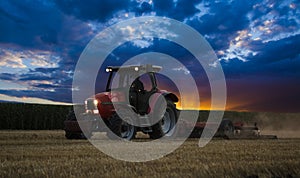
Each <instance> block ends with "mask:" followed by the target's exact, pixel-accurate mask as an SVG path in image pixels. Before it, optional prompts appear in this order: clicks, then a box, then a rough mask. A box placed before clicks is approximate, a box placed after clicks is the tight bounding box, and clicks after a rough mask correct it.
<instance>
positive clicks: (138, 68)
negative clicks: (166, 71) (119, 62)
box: [106, 64, 162, 72]
mask: <svg viewBox="0 0 300 178" xmlns="http://www.w3.org/2000/svg"><path fill="white" fill-rule="evenodd" d="M161 69H162V67H161V66H155V65H151V64H146V65H130V66H108V67H107V68H106V72H117V71H119V72H120V71H124V72H159V71H160V70H161Z"/></svg>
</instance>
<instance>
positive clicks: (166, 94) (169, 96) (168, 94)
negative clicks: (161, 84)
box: [161, 90, 179, 103]
mask: <svg viewBox="0 0 300 178" xmlns="http://www.w3.org/2000/svg"><path fill="white" fill-rule="evenodd" d="M161 93H162V95H163V96H164V97H165V98H166V99H170V100H171V101H173V102H174V103H176V102H178V101H179V99H178V97H177V96H176V95H175V94H173V93H171V92H168V91H165V90H161Z"/></svg>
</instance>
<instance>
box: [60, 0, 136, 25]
mask: <svg viewBox="0 0 300 178" xmlns="http://www.w3.org/2000/svg"><path fill="white" fill-rule="evenodd" d="M56 4H57V6H58V7H59V8H60V9H61V10H62V11H63V12H64V13H66V14H69V15H73V16H75V17H77V18H79V19H82V20H97V21H100V22H106V21H107V20H109V19H110V18H112V16H113V15H114V13H116V12H117V11H119V10H123V9H128V8H129V4H130V1H124V0H101V1H98V0H88V1H81V0H74V1H68V0H57V1H56Z"/></svg>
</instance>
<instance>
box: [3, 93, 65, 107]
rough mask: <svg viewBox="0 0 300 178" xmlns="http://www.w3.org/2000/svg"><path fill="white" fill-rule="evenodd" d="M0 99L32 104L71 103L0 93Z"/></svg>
mask: <svg viewBox="0 0 300 178" xmlns="http://www.w3.org/2000/svg"><path fill="white" fill-rule="evenodd" d="M0 98H1V101H9V102H19V103H33V104H51V105H71V103H64V102H56V101H51V100H47V99H41V98H35V97H26V96H24V97H14V96H8V95H3V94H0Z"/></svg>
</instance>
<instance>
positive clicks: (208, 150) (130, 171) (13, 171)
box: [0, 130, 300, 177]
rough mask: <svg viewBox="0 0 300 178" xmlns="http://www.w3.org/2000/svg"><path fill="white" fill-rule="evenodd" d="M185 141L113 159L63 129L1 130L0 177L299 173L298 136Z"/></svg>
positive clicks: (257, 175)
mask: <svg viewBox="0 0 300 178" xmlns="http://www.w3.org/2000/svg"><path fill="white" fill-rule="evenodd" d="M197 143H198V139H188V140H187V141H186V142H185V143H184V145H182V146H181V147H180V148H179V149H177V150H176V151H175V152H173V153H171V154H169V155H167V156H165V157H163V158H161V159H159V160H154V161H149V162H144V163H130V162H124V161H118V160H115V159H113V158H111V157H109V156H107V155H105V154H104V153H102V152H100V151H99V150H97V149H96V148H95V147H93V146H92V145H91V144H90V143H89V142H88V141H87V140H66V139H65V138H64V132H63V131H61V130H56V131H0V177H300V139H298V138H293V139H287V138H281V139H278V140H222V139H214V140H212V141H211V142H210V143H209V144H208V145H206V146H205V147H204V148H199V147H198V145H197Z"/></svg>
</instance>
